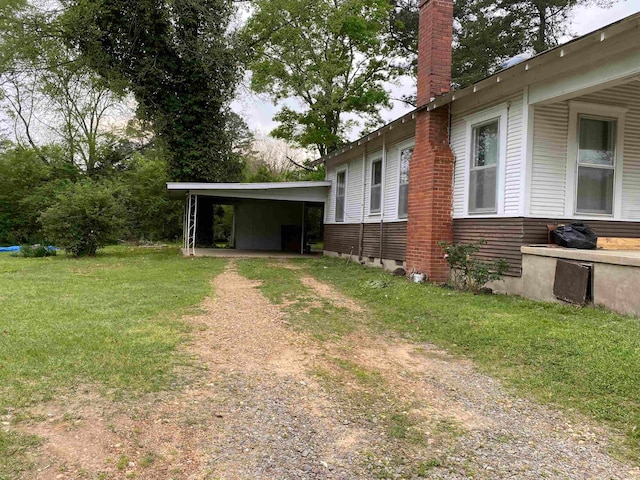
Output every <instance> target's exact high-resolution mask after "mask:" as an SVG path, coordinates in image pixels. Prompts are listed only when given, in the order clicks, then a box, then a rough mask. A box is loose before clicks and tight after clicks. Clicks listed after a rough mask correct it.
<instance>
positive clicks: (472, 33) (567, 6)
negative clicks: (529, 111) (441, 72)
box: [390, 0, 616, 88]
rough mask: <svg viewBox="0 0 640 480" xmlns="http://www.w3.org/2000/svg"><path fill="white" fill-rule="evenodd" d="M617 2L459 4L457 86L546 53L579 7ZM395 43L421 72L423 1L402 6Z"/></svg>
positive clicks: (480, 0) (407, 0)
mask: <svg viewBox="0 0 640 480" xmlns="http://www.w3.org/2000/svg"><path fill="white" fill-rule="evenodd" d="M615 1H616V0H455V1H454V39H453V40H454V42H453V43H454V44H453V47H454V50H453V72H452V73H453V84H454V85H455V86H456V87H458V88H460V87H464V86H466V85H469V84H471V83H473V82H476V81H478V80H480V79H482V78H484V77H486V76H488V75H490V74H491V73H493V72H494V71H496V70H497V69H498V68H499V67H500V65H501V64H502V63H503V62H504V61H505V60H507V59H509V58H511V57H513V56H515V55H517V54H519V53H524V52H529V53H540V52H543V51H545V50H547V49H548V48H551V47H554V46H556V45H557V44H558V42H559V40H560V38H561V37H563V36H564V35H566V34H568V33H569V24H568V21H569V19H570V14H571V9H572V8H574V7H576V6H579V5H598V6H601V7H608V6H611V5H612V4H613V3H614V2H615ZM391 18H392V22H391V29H390V30H391V37H392V38H393V39H394V40H395V44H396V47H397V48H398V51H399V52H401V53H402V54H403V55H404V56H405V58H407V59H408V62H409V63H410V64H412V65H413V66H415V59H416V55H417V39H418V1H417V0H396V2H395V8H394V10H393V13H392V17H391Z"/></svg>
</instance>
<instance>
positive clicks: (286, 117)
mask: <svg viewBox="0 0 640 480" xmlns="http://www.w3.org/2000/svg"><path fill="white" fill-rule="evenodd" d="M254 7H255V10H254V13H253V15H252V16H251V18H250V19H249V20H248V22H247V24H246V26H245V28H244V30H243V37H244V41H245V42H246V45H248V46H249V49H250V53H249V58H248V62H247V65H248V68H249V69H250V70H251V71H252V72H253V74H252V78H251V87H252V89H253V90H254V91H255V92H257V93H264V94H268V95H269V96H270V98H271V100H272V101H273V102H274V103H277V102H279V101H282V100H285V99H287V98H294V99H295V100H297V101H298V103H299V106H300V108H299V109H294V108H290V107H287V106H285V107H283V108H281V110H280V111H279V112H278V113H277V115H276V116H275V120H276V121H278V122H279V123H280V125H279V126H278V127H277V128H276V129H275V130H274V131H273V132H272V135H273V136H275V137H277V138H281V139H284V140H287V141H289V142H293V143H294V144H296V145H297V146H300V147H303V148H307V147H310V146H312V147H316V148H317V149H318V152H319V153H320V155H324V154H326V153H327V152H329V151H330V150H333V149H334V148H335V147H337V146H339V145H340V144H342V143H344V142H345V140H346V132H347V130H348V129H349V128H350V127H352V126H353V125H354V124H353V122H350V121H349V120H347V118H346V117H347V115H348V114H358V115H360V116H363V117H364V118H365V119H366V120H367V122H368V126H369V125H372V124H377V123H379V122H380V120H381V119H380V115H379V110H380V108H381V107H386V106H388V105H389V95H388V93H387V91H386V90H385V86H384V83H385V82H386V81H388V80H391V79H392V78H394V76H395V75H396V71H395V69H394V66H393V62H392V60H393V50H392V49H391V48H390V45H389V44H388V43H386V42H384V41H383V39H384V37H385V35H386V33H387V31H388V29H387V26H388V18H389V13H390V8H391V5H390V4H389V2H388V0H256V2H255V3H254Z"/></svg>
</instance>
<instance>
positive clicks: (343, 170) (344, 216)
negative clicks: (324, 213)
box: [333, 165, 349, 223]
mask: <svg viewBox="0 0 640 480" xmlns="http://www.w3.org/2000/svg"><path fill="white" fill-rule="evenodd" d="M341 173H344V202H343V205H342V207H343V212H342V220H338V216H337V215H336V214H337V213H338V175H340V174H341ZM348 185H349V169H348V168H347V165H343V166H342V167H338V168H336V193H335V195H334V205H333V207H334V208H333V221H334V222H336V223H346V221H347V188H348Z"/></svg>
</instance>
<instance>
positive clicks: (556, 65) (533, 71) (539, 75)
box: [418, 13, 640, 111]
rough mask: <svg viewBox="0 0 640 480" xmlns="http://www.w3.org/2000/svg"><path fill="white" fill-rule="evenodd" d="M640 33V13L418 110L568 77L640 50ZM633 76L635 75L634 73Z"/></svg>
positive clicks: (438, 99)
mask: <svg viewBox="0 0 640 480" xmlns="http://www.w3.org/2000/svg"><path fill="white" fill-rule="evenodd" d="M639 30H640V13H636V14H634V15H630V16H628V17H625V18H623V19H622V20H619V21H617V22H615V23H612V24H610V25H607V26H605V27H603V28H600V29H598V30H595V31H593V32H591V33H588V34H586V35H583V36H582V37H578V38H576V39H574V40H571V41H570V42H567V43H564V44H562V45H559V46H557V47H555V48H551V49H549V50H547V51H544V52H541V53H539V54H538V55H535V56H533V57H531V58H530V59H528V60H524V61H522V62H520V63H517V64H515V65H513V66H511V67H509V68H505V69H502V70H500V71H498V72H496V73H494V74H493V75H490V76H488V77H486V78H484V79H482V80H480V81H478V82H476V83H474V84H472V85H469V86H468V87H466V88H463V89H461V90H453V91H451V92H449V93H445V94H443V95H440V96H438V97H435V98H433V99H431V101H430V102H429V103H427V104H425V105H423V106H421V107H419V108H418V110H421V109H425V110H427V111H430V110H435V109H437V108H440V107H443V106H445V105H448V104H450V103H452V102H456V101H460V100H462V99H465V98H468V97H472V96H474V95H478V94H481V93H483V91H485V90H489V89H494V88H495V87H497V86H501V87H504V86H506V85H508V84H517V85H515V86H516V87H520V86H521V85H522V86H526V85H531V84H534V83H540V82H542V81H544V80H545V79H550V78H554V77H559V76H563V75H565V76H566V72H567V71H568V70H580V71H584V69H585V68H586V69H590V68H593V66H594V64H596V63H597V62H598V61H599V60H602V59H606V58H609V57H611V56H614V55H618V54H619V53H620V52H621V51H624V50H629V51H633V50H635V49H637V43H636V42H637V40H638V38H637V37H638V31H639ZM599 45H602V46H603V47H605V48H604V49H601V50H600V52H597V51H596V52H594V51H593V48H591V47H596V46H599ZM594 54H595V55H596V56H597V57H596V56H594ZM578 57H582V58H578ZM631 73H632V74H633V72H631ZM541 101H542V100H541Z"/></svg>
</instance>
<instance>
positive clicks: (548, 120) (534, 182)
mask: <svg viewBox="0 0 640 480" xmlns="http://www.w3.org/2000/svg"><path fill="white" fill-rule="evenodd" d="M533 125H534V133H533V164H532V169H531V212H530V213H531V215H532V216H534V217H535V216H542V217H562V216H564V206H565V190H566V176H567V137H568V133H569V106H568V105H567V104H566V103H557V104H553V105H547V106H543V107H536V108H535V113H534V123H533Z"/></svg>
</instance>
